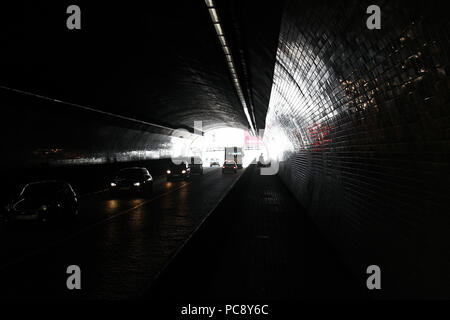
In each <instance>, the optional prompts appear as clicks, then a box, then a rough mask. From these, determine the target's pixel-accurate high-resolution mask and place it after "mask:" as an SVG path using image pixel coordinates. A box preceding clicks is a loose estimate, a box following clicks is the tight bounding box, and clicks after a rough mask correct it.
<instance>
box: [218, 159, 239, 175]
mask: <svg viewBox="0 0 450 320" xmlns="http://www.w3.org/2000/svg"><path fill="white" fill-rule="evenodd" d="M237 168H238V167H237V164H236V162H234V161H232V160H225V162H224V163H223V165H222V174H224V173H236V172H237Z"/></svg>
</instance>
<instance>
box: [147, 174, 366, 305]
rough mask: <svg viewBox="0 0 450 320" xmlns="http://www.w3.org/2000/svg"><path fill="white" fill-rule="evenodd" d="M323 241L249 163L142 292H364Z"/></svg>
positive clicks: (273, 181) (350, 295)
mask: <svg viewBox="0 0 450 320" xmlns="http://www.w3.org/2000/svg"><path fill="white" fill-rule="evenodd" d="M323 239H324V238H323V237H322V236H321V235H320V234H319V232H318V230H317V229H316V227H315V226H314V224H313V223H312V222H311V220H310V219H309V218H308V217H307V215H306V213H305V211H304V209H302V208H301V206H300V205H299V204H298V202H297V201H296V200H295V198H294V197H293V196H292V194H291V193H290V192H289V191H288V189H287V188H286V187H285V186H284V185H283V184H282V183H281V181H280V179H279V178H278V176H261V175H259V169H258V168H256V167H255V166H254V165H252V166H251V167H249V168H248V169H247V170H246V172H245V173H244V174H243V176H242V178H241V180H240V181H238V183H237V184H236V185H235V187H234V188H233V190H232V191H231V192H230V193H229V194H228V195H227V196H226V198H225V199H224V200H223V201H222V202H221V203H220V205H219V206H218V207H217V208H216V210H215V211H214V212H213V213H212V214H211V215H210V216H209V217H208V219H207V220H206V221H205V223H203V225H202V226H201V227H200V229H199V230H198V231H197V232H196V233H195V234H194V235H193V236H192V238H191V239H190V240H189V241H188V242H187V244H186V245H185V246H184V248H183V249H182V250H181V251H180V252H179V254H178V255H177V256H176V257H175V259H174V260H173V261H172V262H171V263H170V264H169V265H168V267H167V268H166V269H165V271H164V272H163V273H162V274H161V276H160V277H159V279H158V280H157V281H156V282H155V283H154V285H153V286H152V287H151V288H150V290H149V292H148V294H147V295H146V298H150V299H156V300H157V299H164V300H167V299H169V300H171V299H175V300H188V299H189V301H194V300H196V299H197V300H198V299H200V300H217V299H319V298H320V299H321V298H328V299H330V298H333V299H364V298H368V295H367V294H366V293H365V292H364V289H363V286H364V285H365V279H354V278H353V277H352V276H351V275H350V274H349V272H348V270H347V269H346V268H345V266H344V265H343V264H342V263H341V261H340V260H339V258H338V257H337V255H336V253H335V252H334V251H333V250H332V249H331V247H330V245H329V244H328V243H327V242H326V241H324V240H323ZM356 280H357V281H356Z"/></svg>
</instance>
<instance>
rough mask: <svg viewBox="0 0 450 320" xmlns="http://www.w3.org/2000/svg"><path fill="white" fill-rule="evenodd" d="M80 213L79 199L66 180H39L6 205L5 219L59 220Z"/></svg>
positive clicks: (7, 220) (28, 185)
mask: <svg viewBox="0 0 450 320" xmlns="http://www.w3.org/2000/svg"><path fill="white" fill-rule="evenodd" d="M77 214H78V199H77V195H76V193H75V192H74V191H73V189H72V186H71V185H70V184H69V183H67V182H65V181H56V180H48V181H39V182H32V183H29V184H27V185H26V186H25V187H24V188H23V189H22V192H21V193H20V195H19V197H18V198H17V199H15V200H14V201H12V202H11V203H10V204H9V205H7V207H6V214H5V216H4V219H5V221H6V222H13V221H40V222H47V221H49V220H54V219H55V220H57V219H59V218H67V217H74V216H76V215H77Z"/></svg>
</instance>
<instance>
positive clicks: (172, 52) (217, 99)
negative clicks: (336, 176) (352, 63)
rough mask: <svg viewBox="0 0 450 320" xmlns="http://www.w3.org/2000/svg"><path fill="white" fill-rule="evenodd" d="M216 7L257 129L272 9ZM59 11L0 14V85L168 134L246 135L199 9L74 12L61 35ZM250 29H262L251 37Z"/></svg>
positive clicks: (271, 48)
mask: <svg viewBox="0 0 450 320" xmlns="http://www.w3.org/2000/svg"><path fill="white" fill-rule="evenodd" d="M216 4H217V7H218V11H219V14H220V17H221V20H222V24H223V27H224V31H225V33H226V35H227V40H228V41H229V43H231V49H232V54H233V57H234V58H235V60H237V61H238V63H237V64H238V67H237V69H238V73H239V76H240V78H241V79H242V80H241V81H243V82H244V84H243V86H244V91H245V95H246V100H247V101H249V102H250V105H251V106H252V113H254V115H255V121H256V126H257V128H263V127H264V121H265V115H266V110H267V105H268V100H269V96H270V89H271V81H272V73H273V65H274V57H275V52H276V45H277V40H278V27H279V21H280V17H281V5H277V6H278V9H277V10H273V7H272V6H271V7H269V6H267V5H266V7H264V5H263V6H260V7H261V8H260V9H259V12H256V11H255V4H256V2H255V1H216ZM68 5H69V4H68V3H61V4H57V5H55V4H51V5H50V4H27V5H24V4H19V5H14V7H10V8H7V9H5V10H2V14H1V17H0V23H1V25H0V29H1V33H2V39H4V40H3V46H2V47H3V49H2V52H1V57H0V58H1V62H0V63H1V69H2V72H1V73H0V85H2V86H5V87H8V88H14V89H19V90H23V91H26V92H32V93H36V94H39V95H43V96H46V97H51V98H55V99H58V100H62V101H67V102H70V103H75V104H79V105H82V106H88V107H91V108H94V109H97V110H102V111H106V112H109V113H112V114H117V115H121V116H125V117H130V118H133V119H137V120H139V121H145V122H150V123H156V124H160V125H164V126H167V127H170V128H180V127H184V128H186V127H187V128H192V127H193V125H194V121H202V122H203V130H209V129H212V128H215V127H220V126H230V127H238V128H243V129H247V128H248V122H247V120H246V117H245V115H244V112H243V109H242V105H241V104H240V102H239V100H238V97H237V94H236V91H235V88H234V87H233V84H232V81H231V78H230V75H229V72H228V70H227V64H226V60H225V57H224V55H223V52H222V50H221V47H220V43H219V41H218V39H217V36H216V33H215V30H214V27H213V25H212V23H211V20H210V17H209V14H208V10H207V7H206V5H205V3H204V1H179V2H176V3H172V2H161V3H155V2H148V3H147V4H143V3H141V2H139V3H136V4H130V3H127V4H126V5H120V6H119V5H111V4H107V3H104V4H98V3H97V4H95V5H94V4H92V3H84V2H81V3H80V4H79V5H80V7H81V14H82V20H81V21H82V28H81V30H76V31H69V30H68V29H67V28H66V25H65V22H66V21H65V20H66V18H67V16H68V15H67V14H65V11H66V8H67V6H68ZM267 15H270V16H267ZM42 17H46V18H45V19H43V18H42ZM256 19H264V20H267V21H271V22H270V23H268V24H266V25H265V27H263V28H262V29H261V28H260V27H259V26H258V27H256V26H255V24H254V22H255V20H256ZM266 31H267V32H266ZM262 34H265V37H264V39H262ZM244 43H245V45H244Z"/></svg>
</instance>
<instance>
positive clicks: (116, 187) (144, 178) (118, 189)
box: [109, 167, 153, 196]
mask: <svg viewBox="0 0 450 320" xmlns="http://www.w3.org/2000/svg"><path fill="white" fill-rule="evenodd" d="M109 191H110V192H111V194H112V195H114V196H115V195H117V194H119V193H139V194H142V195H149V194H151V193H152V192H153V178H152V176H151V174H150V173H149V172H148V170H147V169H146V168H139V167H133V168H125V169H122V170H120V171H119V172H117V173H116V175H115V177H114V178H113V179H112V181H111V183H110V186H109Z"/></svg>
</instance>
